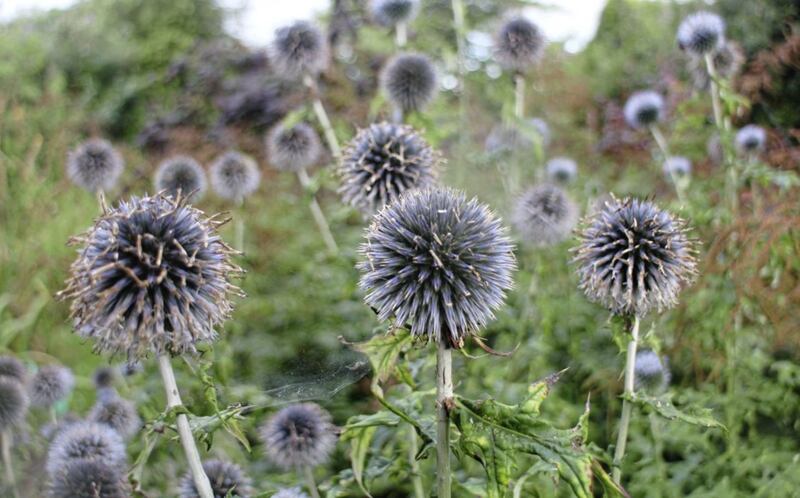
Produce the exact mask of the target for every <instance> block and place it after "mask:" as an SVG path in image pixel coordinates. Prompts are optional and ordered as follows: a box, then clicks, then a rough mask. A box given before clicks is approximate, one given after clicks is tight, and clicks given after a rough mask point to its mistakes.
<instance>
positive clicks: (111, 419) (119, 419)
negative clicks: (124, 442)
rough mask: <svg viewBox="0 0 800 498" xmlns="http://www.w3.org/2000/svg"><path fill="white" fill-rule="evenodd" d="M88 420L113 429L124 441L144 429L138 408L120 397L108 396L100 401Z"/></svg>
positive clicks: (93, 408)
mask: <svg viewBox="0 0 800 498" xmlns="http://www.w3.org/2000/svg"><path fill="white" fill-rule="evenodd" d="M86 418H87V420H89V421H90V422H96V423H98V424H105V425H107V426H109V427H111V428H112V429H114V430H115V431H117V432H118V433H119V435H120V436H122V438H123V439H129V438H130V437H131V436H133V435H134V434H136V433H137V432H139V429H140V428H141V427H142V419H141V418H139V414H138V413H137V412H136V406H135V405H134V404H133V403H132V402H130V401H128V400H127V399H123V398H120V397H119V396H107V397H105V399H101V400H99V401H98V402H97V403H95V405H94V406H93V407H92V410H91V411H90V412H89V415H88V416H87V417H86Z"/></svg>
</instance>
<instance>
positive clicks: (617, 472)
mask: <svg viewBox="0 0 800 498" xmlns="http://www.w3.org/2000/svg"><path fill="white" fill-rule="evenodd" d="M638 343H639V317H638V316H637V317H635V318H634V319H633V325H632V326H631V340H630V341H629V342H628V353H627V356H626V357H625V391H624V392H625V399H623V400H622V417H621V418H620V420H619V433H618V434H617V445H616V448H614V462H613V464H612V465H613V468H614V471H613V473H612V474H613V476H614V482H615V483H617V484H619V483H620V479H621V478H622V459H623V457H624V456H625V445H626V444H627V442H628V426H629V425H630V423H631V411H632V410H633V404H632V403H631V401H629V400H628V398H630V397H631V396H633V372H634V369H635V368H636V347H637V345H638Z"/></svg>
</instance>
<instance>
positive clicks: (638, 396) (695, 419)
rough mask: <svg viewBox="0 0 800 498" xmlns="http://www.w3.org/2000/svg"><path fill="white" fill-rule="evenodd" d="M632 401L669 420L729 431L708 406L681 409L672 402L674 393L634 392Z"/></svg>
mask: <svg viewBox="0 0 800 498" xmlns="http://www.w3.org/2000/svg"><path fill="white" fill-rule="evenodd" d="M631 401H633V402H634V403H638V404H640V405H642V406H645V407H649V408H651V409H652V410H653V411H655V412H656V413H657V414H659V415H661V416H662V417H664V418H666V419H668V420H680V421H682V422H686V423H687V424H692V425H699V426H702V427H709V428H712V427H719V428H720V429H722V430H724V431H726V432H727V430H728V429H727V428H726V427H725V426H724V425H723V424H722V423H720V422H719V421H718V420H717V419H715V418H714V417H712V416H711V410H710V409H708V408H696V409H691V410H689V411H688V412H684V411H681V410H679V409H678V408H676V407H675V405H673V404H672V395H671V394H664V395H662V396H651V395H648V394H646V393H634V395H633V396H632V397H631Z"/></svg>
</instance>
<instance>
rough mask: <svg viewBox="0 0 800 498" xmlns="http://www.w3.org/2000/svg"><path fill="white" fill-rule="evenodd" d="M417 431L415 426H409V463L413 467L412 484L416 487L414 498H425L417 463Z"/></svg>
mask: <svg viewBox="0 0 800 498" xmlns="http://www.w3.org/2000/svg"><path fill="white" fill-rule="evenodd" d="M417 451H419V447H418V446H417V431H416V430H415V429H414V426H413V425H409V426H408V463H409V465H411V482H412V483H413V485H414V498H425V488H424V487H423V486H422V476H421V475H420V472H419V462H417Z"/></svg>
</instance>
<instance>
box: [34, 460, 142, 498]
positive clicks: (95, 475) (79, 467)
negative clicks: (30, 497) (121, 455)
mask: <svg viewBox="0 0 800 498" xmlns="http://www.w3.org/2000/svg"><path fill="white" fill-rule="evenodd" d="M51 477H52V482H51V483H50V495H49V496H50V497H51V498H130V496H131V492H132V491H131V488H130V484H128V482H127V480H126V478H125V472H124V471H123V470H121V469H119V468H118V467H117V466H115V465H110V464H109V463H107V462H104V461H102V460H98V459H75V460H69V461H67V462H64V463H63V464H61V465H59V467H58V469H57V470H56V471H55V473H54V474H52V476H51Z"/></svg>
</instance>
